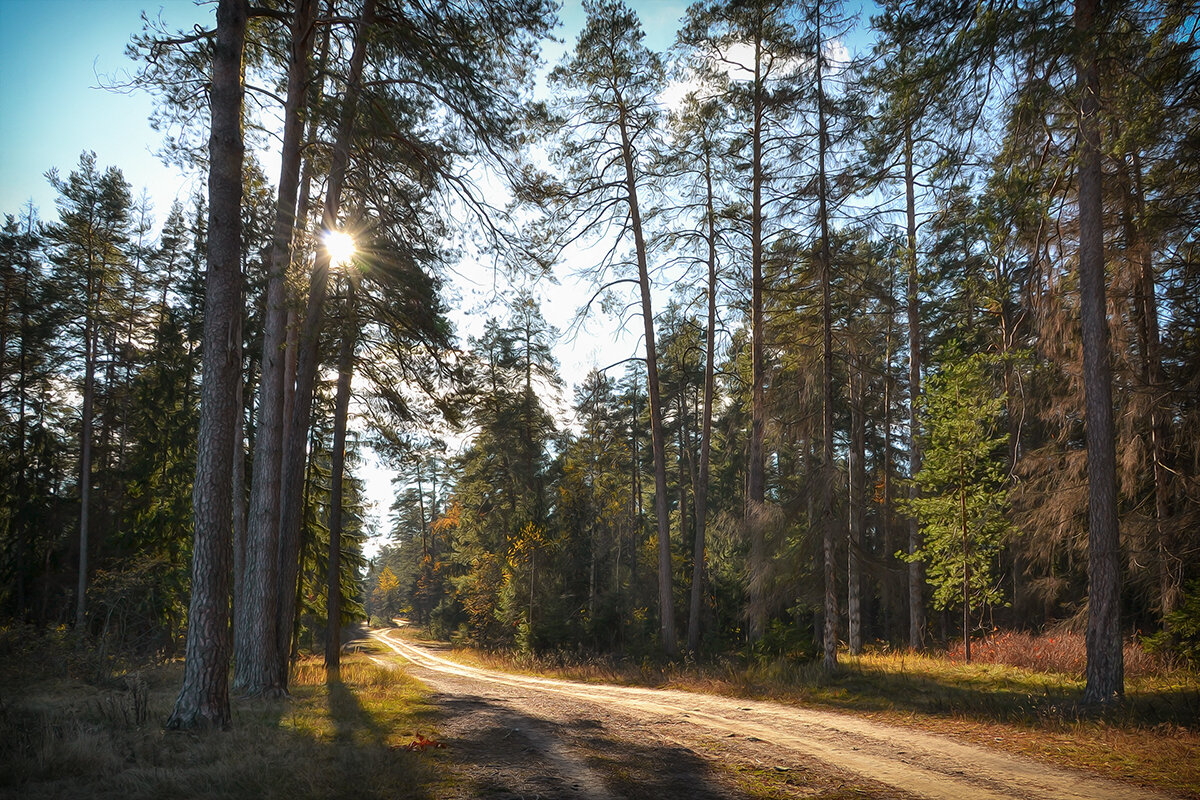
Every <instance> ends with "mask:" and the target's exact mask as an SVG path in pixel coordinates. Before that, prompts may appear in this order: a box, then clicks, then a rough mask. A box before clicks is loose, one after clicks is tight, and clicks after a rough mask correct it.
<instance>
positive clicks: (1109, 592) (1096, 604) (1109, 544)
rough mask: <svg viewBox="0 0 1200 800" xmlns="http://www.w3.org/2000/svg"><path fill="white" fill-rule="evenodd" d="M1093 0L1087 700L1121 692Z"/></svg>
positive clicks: (1082, 223)
mask: <svg viewBox="0 0 1200 800" xmlns="http://www.w3.org/2000/svg"><path fill="white" fill-rule="evenodd" d="M1098 8H1099V3H1098V2H1097V0H1076V3H1075V27H1076V33H1077V34H1078V36H1079V44H1080V45H1081V48H1082V50H1081V53H1080V54H1079V56H1078V58H1079V60H1078V63H1077V72H1076V79H1077V87H1076V88H1077V91H1078V93H1079V98H1078V103H1079V106H1078V107H1079V140H1078V147H1079V178H1078V181H1079V317H1080V323H1081V325H1082V332H1083V384H1084V395H1085V397H1084V401H1085V406H1084V421H1085V437H1086V442H1087V472H1088V624H1087V685H1086V687H1085V689H1084V702H1085V703H1091V704H1094V703H1103V704H1107V703H1111V702H1113V701H1114V700H1116V699H1119V698H1121V697H1122V696H1124V694H1125V665H1124V655H1123V653H1122V651H1121V617H1120V602H1121V571H1120V531H1119V528H1118V523H1117V479H1116V446H1115V429H1114V425H1113V404H1112V367H1111V365H1110V363H1109V358H1110V353H1109V343H1108V310H1107V307H1106V303H1105V276H1104V220H1103V213H1104V209H1103V198H1102V187H1101V166H1100V121H1099V115H1100V73H1099V70H1098V68H1097V64H1096V62H1097V54H1096V48H1097V41H1098V39H1099V34H1098V31H1097V30H1096V29H1095V24H1096V13H1097V11H1098Z"/></svg>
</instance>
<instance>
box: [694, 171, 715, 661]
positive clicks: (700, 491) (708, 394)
mask: <svg viewBox="0 0 1200 800" xmlns="http://www.w3.org/2000/svg"><path fill="white" fill-rule="evenodd" d="M705 155H706V156H707V155H708V152H707V149H706V153H705ZM704 178H705V187H706V195H705V212H706V213H705V217H706V222H707V224H708V237H707V238H708V316H707V318H706V319H705V324H706V326H707V327H706V328H705V332H704V410H703V412H702V413H701V419H700V475H699V479H698V480H697V481H696V488H695V490H694V491H693V493H692V502H693V503H694V504H695V507H696V530H695V541H694V544H693V548H692V595H691V602H690V603H689V605H688V634H687V647H688V651H689V652H692V653H695V652H696V651H698V650H699V649H700V607H701V604H702V602H703V596H704V573H705V563H704V559H705V555H704V538H705V535H706V528H707V526H708V479H709V472H710V459H711V456H712V411H713V393H714V389H715V373H716V370H715V364H716V349H717V348H716V336H717V230H716V226H717V215H716V210H715V209H714V207H713V186H712V164H711V163H707V162H706V163H705V172H704Z"/></svg>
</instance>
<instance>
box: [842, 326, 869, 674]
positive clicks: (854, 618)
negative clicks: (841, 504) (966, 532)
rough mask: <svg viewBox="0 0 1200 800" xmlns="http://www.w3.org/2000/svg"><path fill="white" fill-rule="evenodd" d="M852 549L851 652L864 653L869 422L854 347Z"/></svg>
mask: <svg viewBox="0 0 1200 800" xmlns="http://www.w3.org/2000/svg"><path fill="white" fill-rule="evenodd" d="M850 369H851V373H850V452H849V457H850V470H849V472H850V481H849V483H850V502H849V508H850V546H849V555H848V556H847V576H846V577H847V581H848V583H849V588H848V590H847V595H848V597H847V605H846V617H847V629H848V637H847V638H848V640H849V645H850V652H851V653H852V654H853V655H858V654H859V653H861V652H862V645H863V635H862V546H863V542H862V539H863V524H864V517H865V513H864V508H863V506H864V504H865V501H866V498H865V497H864V488H865V486H866V482H867V468H866V459H867V456H866V447H867V445H866V438H867V422H866V414H865V413H864V410H863V400H864V398H863V395H864V391H863V383H864V382H865V381H866V377H865V376H864V375H863V372H862V365H861V364H860V363H859V360H858V354H857V350H856V348H855V345H854V344H853V343H852V344H851V350H850Z"/></svg>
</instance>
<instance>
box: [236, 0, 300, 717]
mask: <svg viewBox="0 0 1200 800" xmlns="http://www.w3.org/2000/svg"><path fill="white" fill-rule="evenodd" d="M316 6H317V3H316V0H300V2H299V3H298V5H297V7H296V12H295V15H294V17H293V20H292V40H291V59H290V61H289V63H288V88H287V99H286V101H285V105H284V122H283V145H282V155H281V159H280V160H281V164H280V169H279V191H278V197H277V200H276V207H275V227H274V238H273V240H272V244H271V272H270V275H269V276H268V279H267V307H266V314H265V317H264V320H263V344H262V348H263V349H262V378H261V380H260V382H259V396H258V427H257V433H256V435H255V440H254V474H253V477H252V478H251V485H250V519H249V528H248V532H247V541H246V579H245V580H244V582H243V592H242V595H241V596H240V597H239V598H238V601H237V602H236V603H235V604H234V633H235V636H234V647H235V673H234V688H235V689H237V690H238V691H240V692H242V693H244V694H246V695H249V696H257V695H263V694H267V695H272V694H277V693H278V692H279V691H280V689H281V684H280V683H279V674H278V670H277V660H276V653H275V648H276V641H277V638H278V637H277V634H276V630H275V624H276V602H277V597H278V592H279V587H278V583H279V565H278V556H277V550H278V539H279V494H280V466H281V460H282V453H283V407H284V401H283V394H284V373H285V370H284V360H285V358H286V351H287V348H286V344H287V322H288V310H287V273H288V266H289V264H290V263H291V257H292V241H293V239H294V234H295V230H296V218H297V211H296V201H297V194H298V192H299V182H300V151H301V138H302V133H303V130H304V96H305V92H306V90H307V88H308V72H309V70H308V61H309V54H310V52H311V49H312V42H313V35H312V34H313V28H314V17H315V14H316Z"/></svg>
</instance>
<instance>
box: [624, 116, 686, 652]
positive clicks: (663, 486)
mask: <svg viewBox="0 0 1200 800" xmlns="http://www.w3.org/2000/svg"><path fill="white" fill-rule="evenodd" d="M617 102H618V105H619V106H620V109H621V110H620V116H619V121H618V125H619V127H620V132H621V155H622V158H623V160H624V162H625V191H626V199H627V201H628V203H629V216H630V225H631V227H632V228H633V242H634V249H635V250H636V251H637V262H638V285H639V286H640V287H641V301H642V324H643V329H644V333H645V337H646V387H647V390H648V394H649V397H650V441H651V445H652V446H653V449H654V513H655V515H656V516H657V522H658V620H659V635H660V636H661V638H662V647H663V651H664V652H665V653H666V654H667V655H668V656H674V655H677V654H678V652H679V643H678V642H676V640H675V595H674V592H673V591H672V588H671V577H672V575H671V572H672V570H671V518H670V516H669V514H668V511H667V454H666V441H665V438H666V437H665V436H664V435H663V418H662V414H663V410H662V394H661V391H660V389H659V384H658V352H657V346H656V344H655V339H654V307H653V305H652V303H651V299H650V270H649V266H648V263H647V261H648V259H647V253H646V240H645V237H644V236H643V234H642V215H641V210H640V208H639V207H638V192H637V177H636V173H635V171H634V166H633V145H632V143H631V141H630V138H629V131H628V127H627V122H626V119H625V110H624V106H622V105H620V100H619V99H618V101H617Z"/></svg>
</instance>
